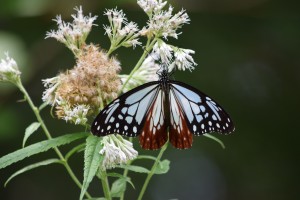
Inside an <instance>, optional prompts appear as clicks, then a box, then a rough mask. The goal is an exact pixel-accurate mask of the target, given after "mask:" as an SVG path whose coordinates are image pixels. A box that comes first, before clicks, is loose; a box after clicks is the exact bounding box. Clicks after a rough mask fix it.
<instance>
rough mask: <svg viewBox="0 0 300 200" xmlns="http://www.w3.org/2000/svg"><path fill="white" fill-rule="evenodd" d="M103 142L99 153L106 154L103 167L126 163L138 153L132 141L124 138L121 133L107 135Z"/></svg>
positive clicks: (107, 167) (108, 167) (109, 167)
mask: <svg viewBox="0 0 300 200" xmlns="http://www.w3.org/2000/svg"><path fill="white" fill-rule="evenodd" d="M101 144H102V145H103V148H102V149H101V150H100V152H99V153H100V154H102V155H104V159H103V161H102V166H101V167H102V168H103V169H111V168H114V167H115V166H116V165H119V164H126V163H127V162H128V161H129V160H133V159H134V158H136V157H137V155H138V152H137V151H136V150H135V149H134V148H133V145H132V143H131V142H129V141H127V140H125V139H123V138H122V137H121V136H120V135H108V136H105V137H103V139H102V141H101Z"/></svg>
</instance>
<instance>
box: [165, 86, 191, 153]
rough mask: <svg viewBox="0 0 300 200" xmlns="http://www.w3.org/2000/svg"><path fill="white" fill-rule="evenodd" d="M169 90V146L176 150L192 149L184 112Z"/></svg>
mask: <svg viewBox="0 0 300 200" xmlns="http://www.w3.org/2000/svg"><path fill="white" fill-rule="evenodd" d="M175 95H176V94H175V92H174V91H173V90H172V89H171V90H170V93H169V102H170V125H169V139H170V142H171V144H172V145H173V146H174V147H176V148H178V149H187V148H191V147H192V143H193V135H192V133H191V131H190V129H189V127H188V124H187V121H186V117H185V114H184V110H183V109H182V108H181V104H180V102H179V99H178V98H176V96H175Z"/></svg>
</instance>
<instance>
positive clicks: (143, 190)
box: [138, 141, 168, 200]
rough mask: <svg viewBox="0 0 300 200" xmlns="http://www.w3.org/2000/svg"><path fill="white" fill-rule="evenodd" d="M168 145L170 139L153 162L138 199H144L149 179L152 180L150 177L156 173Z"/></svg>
mask: <svg viewBox="0 0 300 200" xmlns="http://www.w3.org/2000/svg"><path fill="white" fill-rule="evenodd" d="M167 147H168V141H167V142H166V144H165V145H164V146H163V147H162V148H161V150H160V152H159V154H158V156H157V158H156V160H155V162H154V164H153V166H152V168H151V171H150V173H149V174H148V176H147V178H146V180H145V182H144V185H143V187H142V190H141V192H140V194H139V197H138V200H142V199H143V195H144V193H145V191H146V188H147V186H148V184H149V181H150V179H151V178H152V176H153V175H154V172H155V170H156V167H157V165H158V163H159V161H160V159H161V157H162V155H163V153H164V152H165V150H166V149H167Z"/></svg>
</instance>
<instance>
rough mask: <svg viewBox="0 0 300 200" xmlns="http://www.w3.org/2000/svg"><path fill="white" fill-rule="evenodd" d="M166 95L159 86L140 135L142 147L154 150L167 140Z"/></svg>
mask: <svg viewBox="0 0 300 200" xmlns="http://www.w3.org/2000/svg"><path fill="white" fill-rule="evenodd" d="M165 101H166V95H165V92H164V90H163V89H162V87H160V89H159V91H158V94H157V97H156V98H155V100H154V101H153V103H152V105H151V107H150V109H149V112H148V113H147V118H146V121H145V124H144V127H143V130H142V134H141V135H140V138H139V139H140V145H141V147H142V148H143V149H150V150H155V149H159V148H161V147H162V146H163V145H164V144H165V143H166V141H167V140H168V134H167V124H166V107H165V106H166V102H165Z"/></svg>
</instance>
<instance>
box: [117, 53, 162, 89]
mask: <svg viewBox="0 0 300 200" xmlns="http://www.w3.org/2000/svg"><path fill="white" fill-rule="evenodd" d="M156 59H157V57H156V56H155V54H150V55H149V56H148V57H147V58H146V59H145V60H144V62H143V64H142V65H141V67H140V68H139V69H138V70H136V71H135V73H134V74H133V75H132V77H131V78H130V79H129V80H128V78H129V75H125V74H122V75H119V76H120V78H121V81H122V83H123V85H124V83H125V82H126V81H127V80H128V82H127V83H126V86H125V87H124V88H123V91H122V92H127V91H129V90H131V89H133V88H135V87H137V86H139V85H142V84H144V83H147V82H150V81H157V80H158V75H157V71H158V70H159V69H160V65H158V64H157V63H155V60H156Z"/></svg>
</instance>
